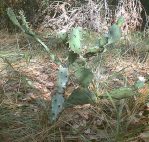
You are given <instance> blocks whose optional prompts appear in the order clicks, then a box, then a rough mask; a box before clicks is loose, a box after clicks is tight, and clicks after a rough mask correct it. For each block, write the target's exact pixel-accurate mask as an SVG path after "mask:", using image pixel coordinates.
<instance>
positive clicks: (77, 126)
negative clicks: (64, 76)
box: [0, 35, 149, 142]
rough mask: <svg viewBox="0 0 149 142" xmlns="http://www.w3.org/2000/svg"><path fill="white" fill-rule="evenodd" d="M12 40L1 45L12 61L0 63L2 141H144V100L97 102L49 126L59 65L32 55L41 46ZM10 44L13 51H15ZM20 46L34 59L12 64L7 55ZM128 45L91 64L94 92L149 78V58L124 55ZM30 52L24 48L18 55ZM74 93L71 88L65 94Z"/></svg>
mask: <svg viewBox="0 0 149 142" xmlns="http://www.w3.org/2000/svg"><path fill="white" fill-rule="evenodd" d="M14 37H15V38H14ZM5 38H6V39H7V37H5ZM12 38H14V39H13V42H12V39H11V36H9V39H11V40H10V41H11V42H10V44H9V41H7V40H6V41H7V42H6V44H5V43H3V44H2V45H3V47H5V48H3V51H7V49H9V52H8V51H7V55H8V56H7V59H8V60H1V67H2V68H0V70H1V72H0V74H1V82H0V83H1V84H0V90H1V91H0V140H2V141H4V142H12V141H13V142H26V141H29V142H59V141H62V142H67V141H68V142H78V141H80V142H86V141H103V142H116V141H117V142H121V141H128V142H133V141H139V140H141V139H142V137H140V134H141V133H142V131H143V130H144V129H145V127H146V123H148V117H147V116H144V114H143V113H144V106H145V101H146V99H144V100H143V99H142V98H143V97H142V96H141V97H138V98H131V99H126V100H121V101H114V100H110V101H107V100H102V101H101V100H99V102H98V103H97V104H96V105H94V106H91V105H85V106H77V107H76V108H72V109H67V110H65V111H64V112H63V113H62V115H61V116H60V118H59V119H58V121H57V122H56V123H55V124H53V125H51V124H50V123H49V104H50V101H49V100H50V96H51V95H52V91H53V88H54V85H55V79H56V71H57V65H56V64H54V63H52V62H51V61H50V59H49V57H48V56H47V55H46V53H45V52H43V51H41V50H40V49H39V50H34V49H37V47H38V45H37V44H34V45H33V44H29V43H30V42H25V43H23V45H21V41H20V39H19V38H16V36H13V35H12ZM16 41H19V42H16ZM132 43H133V42H132ZM134 43H136V42H134ZM6 45H7V46H8V47H10V46H12V51H11V50H10V48H6V47H7V46H6ZM18 45H21V46H23V47H27V46H31V47H32V48H33V49H32V52H31V55H32V57H31V58H30V60H26V58H24V56H23V57H19V56H18V55H17V56H13V60H12V56H9V55H10V53H11V54H12V53H13V52H14V51H16V47H18ZM126 45H127V44H125V45H124V43H123V42H122V43H120V44H117V45H116V46H117V48H113V49H112V48H110V47H109V49H107V52H106V53H104V54H102V55H101V56H100V57H98V58H97V57H96V58H95V57H94V59H93V60H94V64H88V66H91V67H92V69H93V71H94V73H95V74H96V79H95V80H94V88H92V89H93V90H94V91H96V92H98V93H99V94H101V93H104V92H105V91H108V90H112V89H113V88H118V87H121V86H127V85H132V84H133V83H134V82H135V81H136V80H137V77H138V76H144V77H146V76H147V75H148V74H149V68H148V67H149V62H148V59H147V60H146V61H145V62H143V63H142V62H139V61H138V60H136V59H138V57H137V56H138V55H134V56H132V55H131V54H130V53H131V52H126V51H127V50H128V49H127V48H125V46H126ZM129 45H130V43H129ZM131 46H134V47H135V46H137V45H136V44H135V45H131ZM128 48H130V47H128ZM4 49H5V50H4ZM62 50H64V49H62ZM62 50H61V51H62ZM26 51H27V50H24V48H23V49H20V50H19V53H26ZM130 51H131V50H130ZM56 52H57V51H56ZM137 52H138V51H137ZM5 53H6V52H5ZM17 53H18V52H17ZM124 53H125V54H124ZM5 55H6V54H5ZM29 55H30V54H29ZM3 59H4V58H3ZM18 59H19V60H18ZM7 61H8V62H7ZM99 61H100V62H99ZM8 63H10V64H8ZM2 64H3V65H2ZM95 65H96V66H95ZM91 87H92V86H91ZM70 91H71V90H70V89H68V92H66V94H67V93H68V94H69V92H70ZM145 95H146V94H145ZM141 136H142V135H141Z"/></svg>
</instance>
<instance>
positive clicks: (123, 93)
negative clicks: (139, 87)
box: [99, 87, 137, 100]
mask: <svg viewBox="0 0 149 142" xmlns="http://www.w3.org/2000/svg"><path fill="white" fill-rule="evenodd" d="M134 95H137V94H136V92H134V91H133V89H132V88H127V87H121V88H118V89H114V90H112V91H111V92H108V93H105V94H103V95H102V96H99V97H100V98H109V97H111V98H112V99H117V100H121V99H125V98H129V97H132V96H134Z"/></svg>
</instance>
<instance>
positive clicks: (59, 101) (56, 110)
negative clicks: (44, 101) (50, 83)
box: [50, 67, 68, 122]
mask: <svg viewBox="0 0 149 142" xmlns="http://www.w3.org/2000/svg"><path fill="white" fill-rule="evenodd" d="M67 82H68V68H64V67H60V68H59V72H58V78H57V87H56V91H55V94H54V95H53V97H52V101H51V113H50V120H51V122H54V121H56V119H57V118H58V116H59V114H60V113H61V112H62V110H63V104H64V96H63V95H64V91H65V88H66V85H67Z"/></svg>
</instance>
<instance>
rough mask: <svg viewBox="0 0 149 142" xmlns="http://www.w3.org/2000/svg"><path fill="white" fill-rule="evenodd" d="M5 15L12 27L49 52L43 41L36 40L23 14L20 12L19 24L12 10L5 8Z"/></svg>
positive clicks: (36, 37)
mask: <svg viewBox="0 0 149 142" xmlns="http://www.w3.org/2000/svg"><path fill="white" fill-rule="evenodd" d="M7 15H8V17H9V18H10V20H11V21H12V22H13V24H14V25H16V26H17V27H19V28H20V29H21V30H22V31H23V32H24V33H25V34H27V35H29V36H31V37H32V38H34V39H35V40H36V41H37V42H39V43H40V44H41V45H42V46H43V47H44V48H45V50H46V51H47V52H49V51H50V50H49V48H48V47H47V46H46V45H45V43H44V42H43V41H41V39H40V38H38V36H37V35H36V34H35V33H34V32H33V31H32V29H31V28H30V27H29V25H28V22H27V21H26V18H25V16H24V14H23V12H20V17H21V24H20V22H19V21H18V19H17V17H16V15H15V13H14V12H13V9H11V8H7ZM51 57H52V58H54V57H53V55H52V54H51Z"/></svg>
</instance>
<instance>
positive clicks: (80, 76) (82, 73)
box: [75, 68, 93, 87]
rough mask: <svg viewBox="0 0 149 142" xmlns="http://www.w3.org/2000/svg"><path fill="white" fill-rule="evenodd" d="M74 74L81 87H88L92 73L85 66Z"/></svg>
mask: <svg viewBox="0 0 149 142" xmlns="http://www.w3.org/2000/svg"><path fill="white" fill-rule="evenodd" d="M75 76H76V78H77V80H78V82H79V84H80V85H81V86H82V87H88V85H89V84H90V83H91V81H92V79H93V73H92V72H91V70H90V69H87V68H79V69H78V70H77V71H76V72H75Z"/></svg>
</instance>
